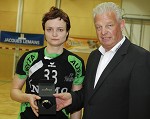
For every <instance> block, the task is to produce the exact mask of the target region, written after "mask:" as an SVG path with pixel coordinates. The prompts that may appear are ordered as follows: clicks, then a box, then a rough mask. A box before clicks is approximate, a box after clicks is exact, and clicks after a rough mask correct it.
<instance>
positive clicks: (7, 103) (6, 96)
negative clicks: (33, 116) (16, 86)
mask: <svg viewBox="0 0 150 119" xmlns="http://www.w3.org/2000/svg"><path fill="white" fill-rule="evenodd" d="M10 84H11V81H10V80H2V79H0V119H17V115H18V111H19V105H20V103H18V102H15V101H13V100H11V98H10Z"/></svg>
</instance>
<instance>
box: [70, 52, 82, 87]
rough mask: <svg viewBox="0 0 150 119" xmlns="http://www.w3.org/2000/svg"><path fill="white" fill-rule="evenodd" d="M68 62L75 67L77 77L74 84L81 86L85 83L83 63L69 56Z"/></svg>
mask: <svg viewBox="0 0 150 119" xmlns="http://www.w3.org/2000/svg"><path fill="white" fill-rule="evenodd" d="M68 62H69V63H70V64H71V65H72V66H73V68H74V70H75V72H76V76H75V79H74V81H73V84H75V85H80V84H81V83H82V82H83V79H84V77H81V76H82V62H81V61H80V60H79V59H78V58H76V57H75V56H73V55H69V56H68Z"/></svg>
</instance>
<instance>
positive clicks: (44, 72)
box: [10, 7, 85, 119]
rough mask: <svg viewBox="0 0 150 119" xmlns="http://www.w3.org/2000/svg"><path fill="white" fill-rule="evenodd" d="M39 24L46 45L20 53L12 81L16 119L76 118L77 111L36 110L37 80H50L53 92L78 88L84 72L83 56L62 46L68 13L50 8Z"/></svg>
mask: <svg viewBox="0 0 150 119" xmlns="http://www.w3.org/2000/svg"><path fill="white" fill-rule="evenodd" d="M42 27H43V30H44V35H45V40H46V41H47V46H46V47H43V48H40V49H35V50H32V51H29V52H26V53H24V54H23V56H22V57H21V58H20V60H19V62H18V64H17V68H16V74H15V75H14V78H13V81H12V87H11V93H10V95H11V98H12V99H13V100H15V101H17V102H20V103H21V108H20V113H19V119H68V118H71V119H80V118H81V115H82V114H81V113H82V112H81V110H80V111H77V112H74V113H72V114H71V115H69V114H68V113H67V111H66V110H65V109H62V110H60V111H58V112H56V115H39V113H38V106H37V100H40V99H41V97H40V96H39V95H38V93H39V85H38V83H39V80H40V79H44V80H51V81H53V82H54V84H55V92H56V93H61V92H71V91H72V90H73V91H75V90H79V89H81V88H82V82H83V79H84V74H85V66H84V61H83V59H82V58H81V57H79V56H77V55H75V54H73V53H72V52H70V51H68V50H66V49H65V48H64V43H65V42H66V40H67V38H68V36H69V30H70V27H71V26H70V20H69V17H68V15H67V14H66V13H65V12H64V11H62V10H61V9H58V8H56V7H52V8H51V9H50V11H49V12H47V13H46V14H44V16H43V19H42ZM25 84H26V89H25V92H23V91H22V88H23V86H24V85H25Z"/></svg>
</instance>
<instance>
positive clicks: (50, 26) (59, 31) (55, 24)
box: [44, 18, 68, 46]
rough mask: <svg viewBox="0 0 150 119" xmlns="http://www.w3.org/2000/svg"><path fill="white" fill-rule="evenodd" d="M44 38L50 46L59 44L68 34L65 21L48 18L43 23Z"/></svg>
mask: <svg viewBox="0 0 150 119" xmlns="http://www.w3.org/2000/svg"><path fill="white" fill-rule="evenodd" d="M44 32H45V38H46V40H47V42H48V44H49V45H51V46H61V45H62V44H63V43H64V42H65V41H66V37H67V35H68V32H67V31H66V22H65V21H64V20H63V19H60V18H56V19H51V20H48V21H47V22H46V23H45V31H44Z"/></svg>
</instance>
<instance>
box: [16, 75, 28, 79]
mask: <svg viewBox="0 0 150 119" xmlns="http://www.w3.org/2000/svg"><path fill="white" fill-rule="evenodd" d="M18 77H19V78H20V79H26V78H27V76H26V75H20V74H18Z"/></svg>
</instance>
